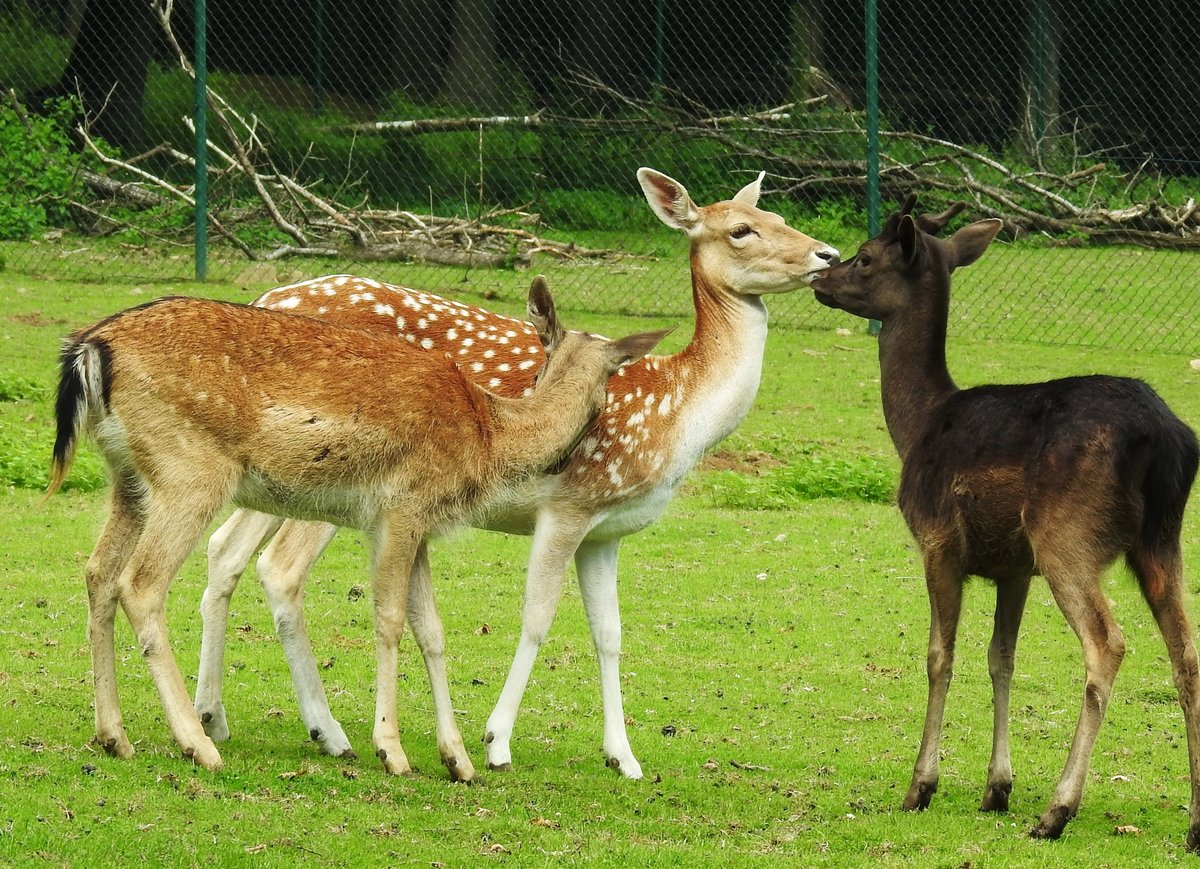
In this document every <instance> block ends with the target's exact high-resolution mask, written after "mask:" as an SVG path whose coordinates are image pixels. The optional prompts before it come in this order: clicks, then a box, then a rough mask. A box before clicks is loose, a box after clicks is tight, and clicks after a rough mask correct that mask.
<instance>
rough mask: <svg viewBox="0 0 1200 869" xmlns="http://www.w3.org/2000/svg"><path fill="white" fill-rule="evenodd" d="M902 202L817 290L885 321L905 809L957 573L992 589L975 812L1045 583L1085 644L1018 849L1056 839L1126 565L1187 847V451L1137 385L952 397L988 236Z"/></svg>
mask: <svg viewBox="0 0 1200 869" xmlns="http://www.w3.org/2000/svg"><path fill="white" fill-rule="evenodd" d="M914 201H915V200H914V198H911V197H910V199H909V200H908V202H906V203H905V205H904V206H903V208H902V209H901V210H900V212H899V213H897V214H895V215H893V216H892V217H891V218H890V219H889V220H888V222H887V224H886V226H885V227H884V229H883V231H882V232H881V233H880V235H878V236H877V237H876V238H873V239H871V240H869V241H867V242H866V243H865V244H864V245H863V246H862V248H861V249H860V250H859V252H858V254H857V255H856V256H855V257H854V258H853V259H851V260H849V261H848V262H845V263H843V264H841V265H839V266H836V267H833V268H831V269H829V270H828V271H826V272H823V273H821V274H820V275H818V276H817V277H816V279H815V280H814V283H813V287H814V292H815V294H816V298H817V300H818V301H819V302H821V303H822V304H825V305H828V306H830V307H834V308H841V309H843V310H845V311H849V312H850V313H852V314H856V315H858V316H860V317H867V318H872V319H875V320H878V321H880V322H881V324H882V327H881V329H880V332H879V367H880V374H881V382H882V392H883V413H884V417H885V419H886V421H887V426H888V431H889V432H890V433H891V436H892V440H893V442H894V443H895V445H896V449H897V451H898V452H899V453H900V459H901V463H902V471H901V476H900V490H899V505H900V510H901V512H902V513H903V514H904V518H905V520H906V521H907V523H908V526H909V528H910V529H911V530H912V533H913V536H914V537H915V538H916V541H917V543H918V544H919V546H920V548H921V553H922V556H923V558H924V562H925V579H926V583H927V586H928V590H929V602H930V610H931V616H932V618H931V623H930V630H929V657H928V676H929V701H928V708H927V710H926V715H925V729H924V733H923V734H922V737H921V748H920V752H919V754H918V755H917V762H916V767H915V769H914V771H913V778H912V783H911V785H910V786H909V789H908V793H907V795H906V796H905V798H904V807H905V808H906V809H925V808H926V807H928V805H929V802H930V800H931V799H932V797H933V794H934V792H935V791H936V790H937V785H938V739H939V737H940V733H941V727H942V714H943V710H944V708H945V702H946V692H947V689H948V688H949V685H950V676H951V670H952V667H953V661H954V642H955V634H956V631H957V628H958V619H959V611H960V607H961V603H962V589H963V582H964V580H965V579H966V577H967V576H968V575H974V576H981V577H986V578H987V579H990V580H992V581H994V582H995V584H996V613H995V625H994V632H993V634H992V640H991V645H990V646H989V649H988V669H989V671H990V673H991V678H992V691H993V701H994V713H993V714H994V722H993V737H992V756H991V762H990V763H989V765H988V779H987V786H986V789H985V791H984V795H983V802H982V809H983V810H984V811H1006V810H1007V809H1008V798H1009V793H1010V792H1011V790H1012V766H1011V763H1010V760H1009V751H1008V710H1009V686H1010V683H1011V680H1012V673H1013V662H1014V655H1015V651H1016V642H1017V632H1018V628H1019V627H1020V623H1021V616H1022V613H1023V611H1024V608H1025V598H1026V595H1027V593H1028V591H1029V583H1030V578H1031V577H1032V576H1033V575H1035V574H1040V575H1042V576H1044V577H1045V578H1046V581H1047V583H1048V584H1049V586H1050V591H1051V593H1052V594H1053V595H1054V599H1055V601H1056V602H1057V603H1058V606H1059V608H1060V609H1061V610H1062V612H1063V615H1064V616H1065V617H1066V619H1067V622H1068V623H1069V624H1070V626H1071V628H1072V629H1073V630H1074V631H1075V633H1076V634H1077V635H1078V637H1079V640H1080V642H1081V643H1082V645H1083V659H1084V668H1085V673H1086V679H1085V684H1084V693H1083V706H1082V709H1081V711H1080V713H1079V721H1078V723H1077V725H1076V728H1075V737H1074V739H1073V741H1072V743H1071V750H1070V754H1069V755H1068V757H1067V763H1066V767H1065V768H1064V769H1063V772H1062V775H1061V777H1060V778H1059V781H1058V786H1057V788H1056V789H1055V791H1054V796H1053V797H1052V798H1051V800H1050V805H1049V806H1048V807H1047V809H1046V810H1045V812H1043V814H1042V816H1041V818H1040V820H1039V821H1038V823H1037V825H1036V826H1035V827H1034V828H1033V830H1032V831H1031V835H1033V836H1035V837H1038V838H1046V839H1055V838H1058V837H1059V836H1060V835H1061V834H1062V831H1063V828H1064V827H1065V826H1066V824H1067V822H1068V821H1069V820H1070V819H1071V818H1072V817H1074V816H1075V812H1076V811H1077V810H1078V808H1079V801H1080V798H1081V796H1082V794H1083V785H1084V779H1085V777H1086V774H1087V768H1088V763H1089V760H1090V758H1091V754H1092V748H1093V746H1094V745H1095V741H1096V733H1097V731H1098V729H1099V727H1100V722H1101V721H1102V719H1103V717H1104V711H1105V708H1106V707H1107V705H1108V702H1109V697H1110V696H1111V693H1112V687H1113V680H1114V679H1115V677H1116V675H1117V669H1118V667H1119V666H1120V664H1121V658H1122V657H1123V655H1124V653H1125V641H1124V638H1123V637H1122V635H1121V630H1120V628H1119V627H1118V626H1117V624H1116V623H1115V622H1114V620H1113V617H1112V613H1111V612H1110V610H1109V606H1108V603H1107V601H1106V599H1105V596H1104V593H1103V591H1102V590H1101V587H1100V577H1101V575H1102V573H1103V571H1104V570H1105V569H1106V568H1107V567H1108V566H1109V565H1110V564H1112V562H1113V561H1115V560H1116V558H1117V557H1118V556H1120V555H1124V556H1125V559H1126V561H1127V562H1128V564H1129V567H1130V568H1131V570H1132V571H1133V574H1134V576H1136V577H1137V581H1138V584H1139V586H1140V587H1141V590H1142V594H1143V595H1144V597H1145V599H1146V601H1147V603H1148V604H1149V605H1150V609H1151V611H1152V612H1153V613H1154V617H1155V619H1156V620H1157V622H1158V626H1159V629H1160V630H1161V632H1162V635H1163V639H1164V640H1165V641H1166V644H1167V650H1168V652H1169V654H1170V658H1171V667H1172V670H1173V672H1174V676H1175V685H1176V688H1177V689H1178V692H1179V702H1180V705H1181V706H1182V707H1183V712H1184V718H1185V721H1186V725H1187V736H1188V753H1189V758H1190V763H1191V770H1190V771H1191V782H1192V797H1191V811H1190V816H1189V829H1188V835H1187V845H1188V848H1189V849H1191V850H1196V849H1197V847H1200V756H1198V751H1200V694H1198V693H1197V691H1198V685H1197V658H1196V647H1195V643H1194V642H1193V639H1192V631H1191V627H1190V625H1189V623H1188V617H1187V614H1186V611H1185V607H1184V600H1183V573H1182V559H1181V555H1180V544H1179V535H1180V527H1181V524H1182V521H1183V512H1184V507H1185V505H1186V503H1187V499H1188V493H1189V490H1190V489H1191V486H1192V482H1193V479H1194V478H1195V475H1196V465H1197V455H1198V454H1197V445H1196V437H1195V435H1194V434H1193V432H1192V431H1191V429H1190V428H1188V426H1187V425H1185V424H1184V423H1183V422H1181V421H1180V420H1179V418H1178V417H1176V416H1175V415H1174V414H1173V413H1172V412H1171V410H1170V409H1169V408H1168V407H1167V405H1166V404H1165V403H1164V402H1163V401H1162V399H1161V398H1159V397H1158V395H1156V394H1155V393H1154V391H1153V390H1151V389H1150V387H1148V386H1147V385H1146V384H1145V383H1142V382H1141V381H1139V380H1131V379H1128V378H1124V377H1108V376H1102V375H1093V376H1088V377H1067V378H1063V379H1061V380H1051V381H1048V382H1045V383H1033V384H1025V385H1011V386H1009V385H1005V386H976V387H973V388H970V389H959V388H958V387H957V386H955V384H954V381H953V380H952V379H951V377H950V373H949V371H948V370H947V368H946V323H947V316H948V311H949V305H950V273H951V272H952V271H954V269H955V268H958V267H960V266H965V265H970V264H971V263H973V262H974V261H975V260H976V259H978V258H979V257H980V256H981V255H982V254H983V252H984V250H985V249H986V248H987V246H988V244H989V243H990V242H991V241H992V239H993V238H994V237H995V235H996V233H997V231H998V230H999V229H1000V225H1001V222H1000V221H999V220H994V219H993V220H980V221H977V222H975V223H972V224H969V225H967V226H965V227H963V228H962V229H959V230H958V231H957V232H955V233H954V234H953V235H952V236H950V237H949V238H947V239H945V240H941V239H938V238H935V237H934V235H935V234H936V233H938V232H940V231H941V230H942V229H943V228H944V227H945V225H946V224H947V223H948V222H949V220H950V219H951V218H952V217H953V216H954V215H955V214H957V213H958V211H959V210H960V209H961V207H962V206H961V205H959V206H955V207H953V208H951V209H949V210H948V211H946V212H945V213H943V214H940V215H937V216H929V215H926V216H922V217H917V218H914V217H913V215H912V214H911V213H910V212H911V210H912V206H913V204H914Z"/></svg>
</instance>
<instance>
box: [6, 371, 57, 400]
mask: <svg viewBox="0 0 1200 869" xmlns="http://www.w3.org/2000/svg"><path fill="white" fill-rule="evenodd" d="M45 395H46V389H45V387H43V386H42V384H40V383H38V382H36V381H34V380H30V379H29V378H28V377H24V376H22V375H20V374H16V373H14V372H12V371H0V401H31V400H32V401H36V400H38V399H40V398H43V397H45Z"/></svg>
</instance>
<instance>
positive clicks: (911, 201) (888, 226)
mask: <svg viewBox="0 0 1200 869" xmlns="http://www.w3.org/2000/svg"><path fill="white" fill-rule="evenodd" d="M916 204H917V194H915V193H910V194H908V196H906V197H904V201H903V202H901V203H900V209H899V210H898V211H894V212H892V214H891V216H890V217H888V219H887V222H886V223H885V224H884V225H883V229H882V230H880V232H879V238H881V239H883V240H884V241H891V240H892V239H894V238H895V237H896V230H897V229H899V228H900V218H902V217H903V216H904V215H906V214H908V213H909V212H911V211H912V210H913V207H914V206H915V205H916Z"/></svg>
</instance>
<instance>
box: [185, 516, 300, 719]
mask: <svg viewBox="0 0 1200 869" xmlns="http://www.w3.org/2000/svg"><path fill="white" fill-rule="evenodd" d="M282 521H283V520H282V519H280V518H279V517H278V516H271V515H268V514H266V513H259V512H256V511H254V510H235V511H234V512H233V513H232V514H231V515H230V517H229V518H228V519H226V520H225V523H224V524H223V525H222V526H221V527H220V528H218V529H217V530H216V531H215V532H213V536H212V537H210V538H209V539H208V586H207V587H206V588H205V589H204V596H203V597H202V598H200V618H201V620H202V621H203V625H204V627H203V630H202V631H201V636H200V670H199V673H198V675H197V677H196V704H195V705H196V714H197V715H199V716H200V723H201V724H203V725H204V732H205V733H207V734H208V735H209V737H210V738H211V739H212V740H213V741H214V742H224V741H225V740H227V739H229V722H228V720H227V719H226V717H225V704H224V702H223V701H222V700H221V693H222V685H221V683H222V680H223V679H224V678H225V672H224V671H225V635H226V633H227V632H228V630H229V601H230V600H231V599H232V598H233V591H234V589H236V588H237V584H238V580H239V579H241V576H242V571H244V570H245V569H246V565H247V564H249V563H250V559H251V558H253V557H254V553H255V552H257V551H258V547H259V546H261V545H262V542H263V541H264V540H266V539H267V537H268V536H269V535H271V534H273V533H274V532H275V530H276V529H277V528H278V527H279V523H281V522H282Z"/></svg>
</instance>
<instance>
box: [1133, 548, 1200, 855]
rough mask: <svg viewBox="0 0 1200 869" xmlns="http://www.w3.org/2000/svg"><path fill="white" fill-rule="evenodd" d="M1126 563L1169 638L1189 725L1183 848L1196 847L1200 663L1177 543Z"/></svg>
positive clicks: (1199, 837)
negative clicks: (1187, 800)
mask: <svg viewBox="0 0 1200 869" xmlns="http://www.w3.org/2000/svg"><path fill="white" fill-rule="evenodd" d="M1129 566H1130V567H1131V568H1132V569H1133V572H1134V574H1136V576H1137V578H1138V582H1139V584H1140V585H1141V587H1142V593H1143V595H1144V596H1145V598H1146V602H1147V603H1148V604H1149V605H1150V610H1151V612H1153V613H1154V618H1155V621H1157V622H1158V628H1159V631H1160V632H1161V633H1162V636H1163V640H1164V642H1166V644H1167V653H1168V655H1169V656H1170V659H1171V671H1172V674H1173V676H1174V678H1175V688H1176V690H1177V691H1178V692H1179V705H1180V706H1181V707H1182V708H1183V720H1184V725H1185V727H1186V728H1187V740H1188V762H1189V764H1190V769H1189V772H1190V776H1191V782H1192V798H1191V804H1190V806H1189V808H1188V833H1187V848H1188V850H1189V851H1197V850H1200V663H1198V662H1197V657H1196V643H1195V641H1194V640H1193V639H1192V627H1191V624H1190V623H1189V620H1188V617H1187V609H1186V605H1185V603H1184V597H1183V570H1182V567H1181V559H1180V555H1179V549H1178V544H1176V545H1175V546H1174V547H1173V550H1172V551H1171V552H1169V553H1166V554H1165V555H1164V556H1161V557H1158V558H1156V557H1155V556H1154V555H1153V554H1152V553H1150V552H1147V551H1145V550H1143V549H1140V548H1139V549H1135V550H1133V551H1131V552H1130V553H1129Z"/></svg>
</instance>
